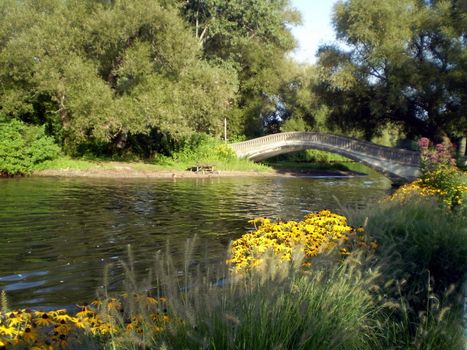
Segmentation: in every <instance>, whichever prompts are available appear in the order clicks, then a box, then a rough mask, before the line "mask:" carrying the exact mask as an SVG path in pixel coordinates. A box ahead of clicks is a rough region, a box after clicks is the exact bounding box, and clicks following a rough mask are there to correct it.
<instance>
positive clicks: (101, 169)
mask: <svg viewBox="0 0 467 350" xmlns="http://www.w3.org/2000/svg"><path fill="white" fill-rule="evenodd" d="M364 175H366V174H364V173H362V172H358V171H353V170H341V169H336V168H335V167H333V166H332V165H330V166H329V167H328V168H326V167H321V168H306V167H305V168H303V169H300V168H276V169H274V168H272V167H266V166H264V167H262V168H260V169H250V170H225V169H224V168H223V167H222V166H219V167H216V166H214V168H213V171H204V172H203V171H198V172H196V171H191V170H180V169H177V168H170V167H163V166H159V165H153V164H146V163H137V162H135V163H132V162H111V161H107V162H85V161H81V162H75V163H74V164H72V165H71V166H66V165H65V166H63V167H60V166H55V167H46V168H44V169H39V170H36V171H34V172H33V173H32V176H52V177H95V178H211V177H237V176H242V177H248V176H251V177H258V176H284V177H298V176H300V177H316V178H322V177H354V176H364Z"/></svg>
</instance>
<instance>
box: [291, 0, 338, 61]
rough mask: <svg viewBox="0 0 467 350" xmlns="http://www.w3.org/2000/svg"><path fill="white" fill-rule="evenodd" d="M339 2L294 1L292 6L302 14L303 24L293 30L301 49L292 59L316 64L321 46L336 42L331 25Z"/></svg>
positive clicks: (332, 0) (319, 0) (326, 0)
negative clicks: (333, 9) (333, 10)
mask: <svg viewBox="0 0 467 350" xmlns="http://www.w3.org/2000/svg"><path fill="white" fill-rule="evenodd" d="M336 2H337V0H292V1H291V3H292V6H293V7H295V8H296V9H297V10H299V11H300V12H301V14H302V22H303V24H302V25H301V26H298V27H294V28H293V29H292V33H293V35H294V36H295V38H296V39H297V41H298V44H299V47H298V48H297V49H295V51H294V52H293V53H292V57H293V58H294V59H295V60H296V61H298V62H300V63H314V62H315V61H316V57H315V53H316V50H317V49H318V47H319V46H320V45H321V44H325V43H327V42H331V41H333V40H334V30H333V28H332V24H331V15H332V7H333V6H334V4H335V3H336Z"/></svg>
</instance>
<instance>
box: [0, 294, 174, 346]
mask: <svg viewBox="0 0 467 350" xmlns="http://www.w3.org/2000/svg"><path fill="white" fill-rule="evenodd" d="M128 299H129V298H128V296H127V295H124V296H122V298H119V299H117V298H108V299H106V300H104V301H100V300H95V301H93V302H92V303H91V304H89V305H82V306H78V307H77V311H76V312H75V313H69V312H68V311H67V310H65V309H61V310H54V311H48V312H43V311H33V310H28V309H22V310H17V311H13V312H6V313H2V312H0V349H7V348H10V347H15V348H25V349H33V350H40V349H47V350H49V349H64V348H67V347H68V346H69V345H72V344H73V345H75V346H76V345H79V343H80V340H81V339H82V336H83V335H93V336H101V337H108V336H113V337H116V336H118V335H120V334H121V333H125V332H131V333H132V334H133V335H135V336H142V335H143V334H144V333H145V332H148V331H149V332H151V333H152V334H154V333H158V332H161V331H162V330H163V328H164V325H165V324H166V323H167V322H168V321H169V317H168V316H167V314H166V311H167V310H166V306H165V304H166V300H165V299H164V298H159V299H156V298H153V297H147V296H143V295H134V296H132V299H133V302H135V303H137V304H138V305H139V308H140V309H141V308H143V310H144V311H145V312H144V313H135V314H130V313H129V311H127V310H125V307H124V305H125V304H126V303H127V302H128Z"/></svg>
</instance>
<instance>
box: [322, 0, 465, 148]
mask: <svg viewBox="0 0 467 350" xmlns="http://www.w3.org/2000/svg"><path fill="white" fill-rule="evenodd" d="M465 10H466V8H465V2H462V1H457V0H431V1H428V0H387V1H381V2H380V1H373V0H347V1H340V2H338V3H337V4H336V6H335V9H334V17H333V22H334V27H335V29H336V35H337V39H339V40H340V41H341V42H342V43H344V44H345V46H344V48H343V47H342V46H337V45H335V46H325V47H322V48H320V51H319V67H320V83H319V84H317V85H316V86H315V91H316V92H317V93H318V94H319V96H320V97H321V98H322V99H323V100H324V101H325V102H326V104H327V105H328V106H329V108H330V110H331V112H330V119H329V121H330V122H331V123H332V124H334V125H337V126H339V127H340V128H342V129H344V130H363V131H364V134H365V137H366V138H371V136H373V135H375V134H378V133H379V132H380V131H381V130H382V129H383V128H385V127H388V126H391V125H397V126H401V127H403V129H404V130H405V132H406V133H407V134H408V135H409V136H418V135H426V136H429V137H431V138H435V139H436V138H438V139H439V138H441V137H445V136H450V137H451V138H456V137H461V136H463V135H465V134H466V132H467V119H466V113H465V111H466V110H467V108H466V107H467V106H466V90H465V86H467V74H466V68H467V52H466V44H467V36H466V32H465V30H466V28H467V16H465V13H466V11H465Z"/></svg>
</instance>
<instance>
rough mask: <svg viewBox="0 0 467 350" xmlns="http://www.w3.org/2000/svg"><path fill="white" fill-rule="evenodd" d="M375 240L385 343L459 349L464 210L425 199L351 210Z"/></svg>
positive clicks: (466, 263) (466, 247) (466, 262)
mask: <svg viewBox="0 0 467 350" xmlns="http://www.w3.org/2000/svg"><path fill="white" fill-rule="evenodd" d="M350 216H351V222H352V223H353V224H356V225H358V224H361V223H363V222H365V223H366V230H365V231H366V234H367V235H368V236H369V239H375V240H377V241H378V242H379V245H380V247H379V249H378V250H377V251H376V255H375V258H374V261H373V264H376V265H377V266H378V268H379V269H380V271H381V275H380V276H381V277H380V280H379V283H378V284H379V285H380V290H379V292H378V295H379V298H381V300H382V302H383V303H384V305H386V306H388V305H391V306H392V307H391V308H386V309H385V310H384V312H385V313H386V314H387V315H388V317H387V318H386V322H385V323H384V327H385V328H387V330H388V331H387V334H386V337H384V338H382V344H384V346H383V348H396V349H433V350H434V349H453V350H454V349H462V348H463V346H464V345H463V344H464V340H463V334H462V316H461V314H462V298H463V295H462V285H463V280H464V277H465V273H466V271H467V215H466V210H465V207H464V208H458V210H454V211H452V210H449V208H447V207H446V206H444V205H440V204H439V203H437V202H436V201H433V200H430V199H429V198H417V197H414V198H412V199H411V200H409V201H407V202H404V203H403V204H401V203H400V202H398V201H395V202H389V201H388V202H385V203H382V204H381V205H380V206H378V207H377V208H372V209H368V210H367V211H359V212H355V213H352V214H350Z"/></svg>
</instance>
